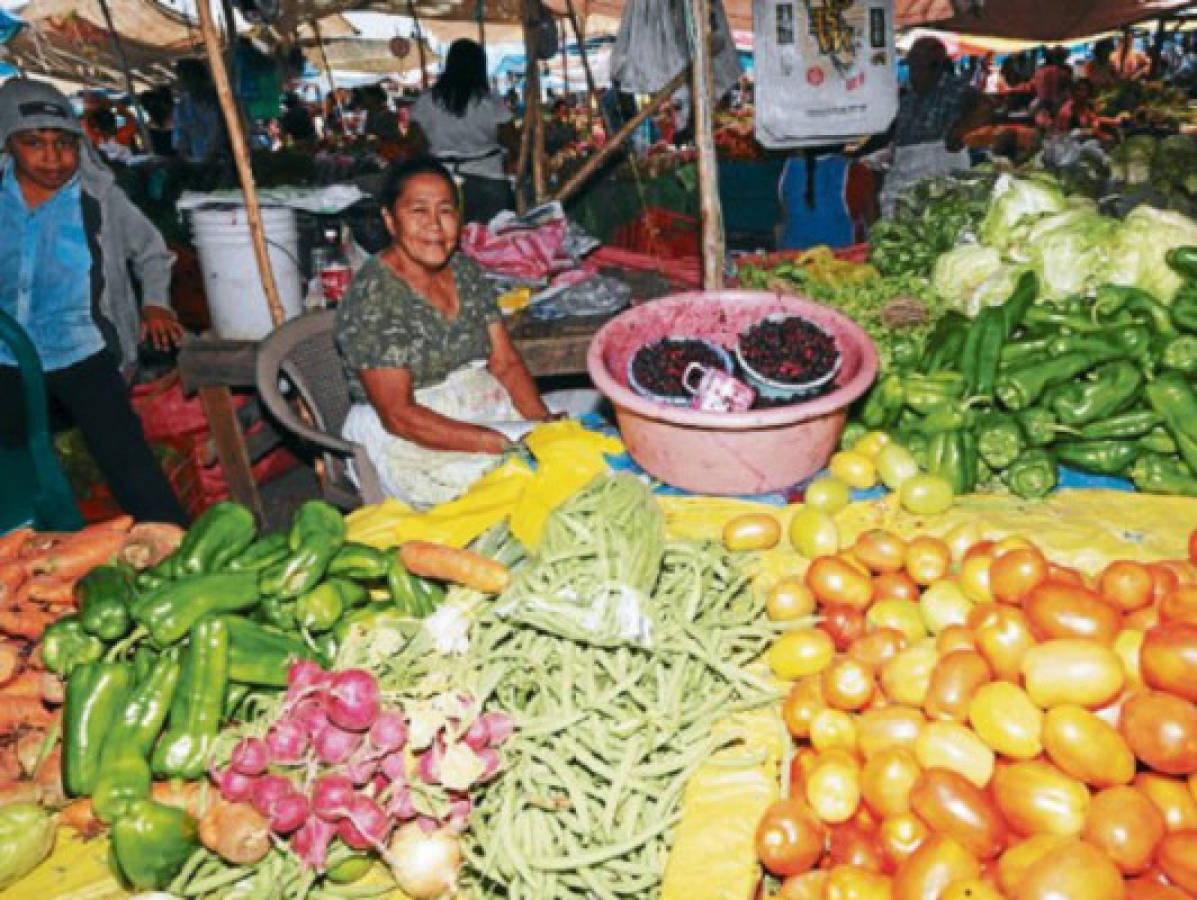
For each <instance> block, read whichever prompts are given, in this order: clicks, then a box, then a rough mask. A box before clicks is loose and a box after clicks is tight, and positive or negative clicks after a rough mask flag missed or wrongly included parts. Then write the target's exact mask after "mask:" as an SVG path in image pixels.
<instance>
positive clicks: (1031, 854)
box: [997, 834, 1068, 894]
mask: <svg viewBox="0 0 1197 900" xmlns="http://www.w3.org/2000/svg"><path fill="white" fill-rule="evenodd" d="M1067 841H1068V836H1067V835H1063V834H1033V835H1031V836H1030V837H1028V838H1026V839H1024V840H1022V841H1019V842H1018V843H1017V844H1014V845H1012V846H1011V847H1010V849H1009V850H1007V851H1006V852H1005V853H1003V854H1002V855H1001V856H1000V857H999V858H998V864H997V881H998V887H999V888H1001V889H1002V891H1004V892H1005V893H1006V894H1013V893H1014V889H1015V888H1016V887H1018V883H1019V882H1020V881H1022V879H1023V876H1024V875H1026V874H1027V870H1028V869H1029V868H1031V866H1033V865H1034V864H1035V863H1036V862H1038V861H1039V860H1041V859H1043V857H1044V856H1046V855H1047V854H1048V853H1051V852H1052V851H1053V850H1055V849H1056V848H1057V847H1059V846H1061V845H1062V844H1064V843H1066V842H1067Z"/></svg>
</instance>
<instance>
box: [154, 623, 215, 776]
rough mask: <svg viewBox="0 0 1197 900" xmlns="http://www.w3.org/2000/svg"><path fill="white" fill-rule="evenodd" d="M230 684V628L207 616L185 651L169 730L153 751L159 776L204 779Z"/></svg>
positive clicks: (193, 632)
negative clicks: (202, 777)
mask: <svg viewBox="0 0 1197 900" xmlns="http://www.w3.org/2000/svg"><path fill="white" fill-rule="evenodd" d="M228 684H229V629H228V625H227V623H226V622H225V620H224V619H222V618H221V617H218V616H205V617H204V618H202V619H200V620H199V621H198V622H196V623H195V626H194V627H193V628H192V629H191V641H190V643H189V644H188V646H187V649H186V650H185V651H184V656H183V671H182V674H181V675H180V678H179V685H178V689H177V690H176V691H175V697H174V702H173V703H172V704H171V707H170V718H169V724H168V727H167V730H166V732H165V733H164V734H163V735H162V738H161V740H159V741H158V746H157V747H155V748H154V755H153V760H152V761H153V767H154V772H155V774H157V775H162V776H166V777H169V778H188V779H195V778H199V777H200V776H201V775H203V773H204V770H205V768H206V766H207V764H208V762H209V759H208V758H209V756H210V755H211V752H212V743H213V742H214V741H215V740H216V736H217V735H218V734H219V733H220V722H221V717H222V716H223V715H224V700H225V693H226V692H227V690H228Z"/></svg>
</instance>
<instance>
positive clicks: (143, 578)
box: [133, 551, 180, 591]
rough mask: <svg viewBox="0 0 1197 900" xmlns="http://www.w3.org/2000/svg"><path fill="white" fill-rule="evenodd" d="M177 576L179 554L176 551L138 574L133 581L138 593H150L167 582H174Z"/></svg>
mask: <svg viewBox="0 0 1197 900" xmlns="http://www.w3.org/2000/svg"><path fill="white" fill-rule="evenodd" d="M179 574H180V573H179V554H178V552H177V551H176V552H174V553H172V554H170V555H169V556H166V557H163V558H162V559H161V560H160V561H159V562H158V563H157V564H156V565H153V566H150V567H149V568H148V569H145V570H144V571H141V572H138V573H137V577H136V578H134V579H133V581H134V583H135V584H136V585H137V589H138V590H139V591H152V590H153V589H154V588H157V587H161V586H162V585H164V584H166V582H168V581H174V580H175V579H176V578H178V577H179Z"/></svg>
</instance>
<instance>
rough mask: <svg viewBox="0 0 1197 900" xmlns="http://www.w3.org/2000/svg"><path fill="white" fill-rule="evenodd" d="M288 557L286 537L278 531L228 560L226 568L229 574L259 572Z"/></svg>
mask: <svg viewBox="0 0 1197 900" xmlns="http://www.w3.org/2000/svg"><path fill="white" fill-rule="evenodd" d="M290 555H291V548H290V546H289V545H288V544H287V536H286V535H285V534H283V533H282V532H281V531H280V532H277V533H275V534H270V535H267V536H266V537H262V538H258V539H257V540H256V541H254V542H253V543H252V544H250V545H249V546H248V547H246V548H245V550H244V551H243V552H242V553H241V554H240V555H239V556H237V557H236V558H234V559H232V560H230V561H229V564H228V566H226V568H227V569H228V571H230V572H261V571H262V570H263V569H268V568H270V566H273V565H274V564H275V563H278V562H281V561H282V560H284V559H286V558H287V557H288V556H290Z"/></svg>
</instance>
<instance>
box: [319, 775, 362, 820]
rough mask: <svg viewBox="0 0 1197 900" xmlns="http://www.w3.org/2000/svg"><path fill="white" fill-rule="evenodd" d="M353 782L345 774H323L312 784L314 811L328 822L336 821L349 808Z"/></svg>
mask: <svg viewBox="0 0 1197 900" xmlns="http://www.w3.org/2000/svg"><path fill="white" fill-rule="evenodd" d="M352 799H353V782H352V781H350V780H349V779H348V778H346V777H345V776H344V775H322V776H321V777H319V778H317V779H316V782H315V784H313V785H312V812H313V813H314V814H315V815H317V816H318V817H320V818H321V819H324V820H325V821H326V822H336V821H338V820H340V819H341V817H342V816H344V815H345V813H346V811H347V810H348V809H349V802H350V801H351V800H352Z"/></svg>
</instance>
